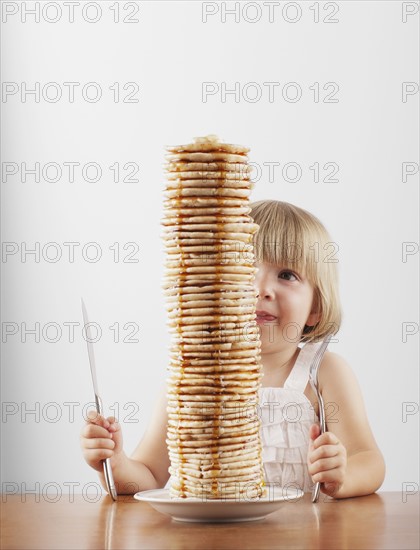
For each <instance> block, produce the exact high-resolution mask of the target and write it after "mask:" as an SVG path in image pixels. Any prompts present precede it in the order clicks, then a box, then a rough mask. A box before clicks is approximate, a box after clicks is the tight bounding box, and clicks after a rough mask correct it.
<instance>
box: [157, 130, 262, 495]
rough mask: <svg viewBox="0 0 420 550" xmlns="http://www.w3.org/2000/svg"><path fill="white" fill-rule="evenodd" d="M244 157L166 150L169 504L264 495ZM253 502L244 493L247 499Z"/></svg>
mask: <svg viewBox="0 0 420 550" xmlns="http://www.w3.org/2000/svg"><path fill="white" fill-rule="evenodd" d="M248 152H249V149H248V148H247V147H244V146H241V145H233V144H226V143H222V142H220V141H219V140H218V139H217V138H216V137H215V136H207V137H204V138H197V139H196V140H195V141H194V142H193V143H189V144H185V145H178V146H172V147H168V155H167V157H166V160H167V164H166V165H165V171H166V180H167V184H166V188H165V190H164V202H163V206H164V215H163V219H162V221H161V223H162V226H163V234H162V241H163V243H164V246H165V252H166V262H165V277H164V280H163V282H162V288H163V291H164V293H165V295H166V300H167V311H168V313H167V326H168V330H169V332H170V334H171V336H172V338H171V344H170V346H169V364H168V373H169V376H168V379H167V412H168V425H167V438H166V444H167V447H168V453H169V458H170V462H171V465H170V468H169V473H170V474H171V483H170V495H171V497H173V498H206V499H211V498H228V499H237V498H239V499H240V498H243V497H244V495H248V493H250V494H252V495H254V496H255V498H258V497H259V496H261V495H262V494H264V486H265V482H264V472H263V467H262V456H261V439H260V418H259V414H258V413H259V409H258V396H259V393H258V392H259V389H260V387H261V378H262V372H261V364H260V358H261V355H260V353H261V343H260V339H259V335H260V333H259V327H258V325H257V323H256V320H255V319H256V312H255V309H256V302H257V300H256V294H255V288H254V278H255V273H256V267H255V255H254V250H253V239H254V234H255V233H256V232H257V231H258V225H257V224H255V223H254V221H253V219H252V218H251V217H250V216H249V213H250V211H251V208H250V203H249V197H250V194H251V189H252V188H253V183H252V182H251V181H250V172H251V170H252V169H251V166H250V165H249V163H248V156H247V154H248ZM248 496H249V495H248Z"/></svg>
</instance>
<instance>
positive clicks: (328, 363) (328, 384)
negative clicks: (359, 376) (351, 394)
mask: <svg viewBox="0 0 420 550" xmlns="http://www.w3.org/2000/svg"><path fill="white" fill-rule="evenodd" d="M318 383H319V388H320V390H321V392H322V393H324V391H325V390H327V391H328V390H332V389H334V390H337V389H339V388H343V389H344V388H349V386H354V385H357V380H356V377H355V374H354V372H353V370H352V368H351V367H350V365H349V364H348V362H347V361H346V360H345V359H344V357H342V356H341V355H339V354H338V353H334V352H332V351H326V352H325V354H324V357H323V358H322V361H321V365H320V367H319V371H318Z"/></svg>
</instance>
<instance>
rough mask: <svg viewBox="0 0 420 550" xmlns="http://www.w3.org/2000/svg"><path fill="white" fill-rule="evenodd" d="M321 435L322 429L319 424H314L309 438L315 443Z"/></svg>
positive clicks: (310, 429)
mask: <svg viewBox="0 0 420 550" xmlns="http://www.w3.org/2000/svg"><path fill="white" fill-rule="evenodd" d="M320 433H321V428H320V427H319V425H318V424H312V425H311V427H310V428H309V437H310V439H311V440H312V441H315V439H316V438H317V437H318V436H319V434H320Z"/></svg>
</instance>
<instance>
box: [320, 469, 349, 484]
mask: <svg viewBox="0 0 420 550" xmlns="http://www.w3.org/2000/svg"><path fill="white" fill-rule="evenodd" d="M342 477H343V476H342V474H341V471H340V469H339V468H332V469H331V470H325V471H323V472H318V473H317V474H314V475H313V476H312V480H313V481H314V482H318V481H319V482H320V483H339V482H341V481H342Z"/></svg>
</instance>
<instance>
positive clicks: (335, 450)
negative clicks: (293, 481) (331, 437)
mask: <svg viewBox="0 0 420 550" xmlns="http://www.w3.org/2000/svg"><path fill="white" fill-rule="evenodd" d="M339 451H340V449H339V447H338V445H321V447H318V449H314V450H313V451H312V452H310V453H309V462H310V463H311V464H312V463H314V462H316V461H317V460H319V459H320V458H331V457H333V456H337V455H338V454H339Z"/></svg>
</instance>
